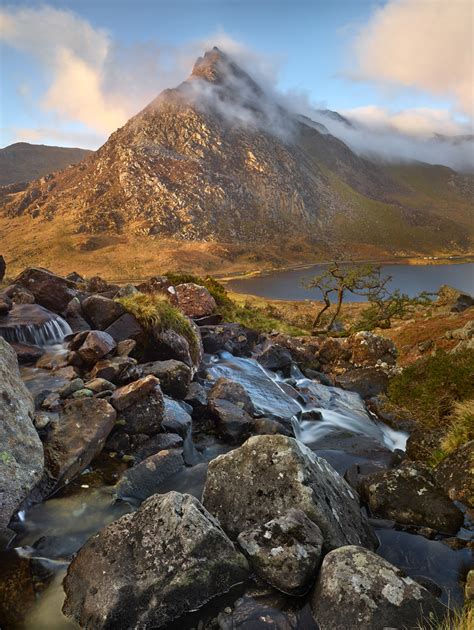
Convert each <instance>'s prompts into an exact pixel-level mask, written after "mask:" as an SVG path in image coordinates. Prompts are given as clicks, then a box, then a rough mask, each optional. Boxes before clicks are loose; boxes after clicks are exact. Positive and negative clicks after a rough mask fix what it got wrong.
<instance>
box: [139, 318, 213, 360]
mask: <svg viewBox="0 0 474 630" xmlns="http://www.w3.org/2000/svg"><path fill="white" fill-rule="evenodd" d="M195 331H197V332H196V345H195V347H194V349H191V347H190V345H189V342H188V340H187V339H186V338H185V337H183V335H180V334H179V333H177V332H176V331H174V330H171V329H168V330H163V331H161V330H156V329H155V330H153V334H152V338H151V339H148V340H147V344H146V346H145V350H144V358H145V359H146V360H147V361H156V360H160V361H161V360H165V361H166V360H168V359H176V360H177V361H181V362H183V363H185V364H186V365H188V366H189V367H190V368H197V367H198V366H199V364H200V363H201V360H202V347H201V337H200V335H199V329H198V328H197V326H196V327H195Z"/></svg>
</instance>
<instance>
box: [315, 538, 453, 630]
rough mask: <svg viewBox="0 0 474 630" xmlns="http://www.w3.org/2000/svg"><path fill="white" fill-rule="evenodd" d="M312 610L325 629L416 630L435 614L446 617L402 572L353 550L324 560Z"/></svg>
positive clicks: (339, 551)
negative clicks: (405, 629) (403, 629)
mask: <svg viewBox="0 0 474 630" xmlns="http://www.w3.org/2000/svg"><path fill="white" fill-rule="evenodd" d="M311 608H312V611H313V615H314V617H315V619H316V621H317V623H318V627H319V628H320V630H347V629H348V628H357V630H387V629H388V628H392V629H393V630H395V628H413V629H414V628H418V627H421V625H422V624H423V623H425V622H427V620H428V619H430V615H433V616H434V618H435V619H438V620H439V619H442V618H443V617H444V614H445V613H446V612H447V609H446V608H445V607H444V606H443V605H442V604H440V603H439V602H438V600H437V599H435V597H434V596H433V595H432V594H431V593H430V592H429V591H427V590H426V589H425V588H423V587H422V586H420V585H419V584H418V583H417V582H415V581H414V580H412V579H411V578H409V577H406V576H405V575H404V574H403V572H402V571H400V569H398V568H397V567H394V566H393V565H392V564H390V563H389V562H387V561H386V560H384V559H383V558H380V556H377V555H376V554H375V553H372V552H371V551H368V550H367V549H364V548H363V547H357V546H352V545H351V546H348V547H340V548H339V549H335V550H334V551H331V553H329V554H328V555H327V556H326V557H325V558H324V561H323V564H322V567H321V570H320V572H319V576H318V581H317V583H316V587H315V589H314V592H313V594H312V597H311ZM423 627H424V626H423ZM430 627H431V626H430Z"/></svg>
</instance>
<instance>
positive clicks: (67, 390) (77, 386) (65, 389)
mask: <svg viewBox="0 0 474 630" xmlns="http://www.w3.org/2000/svg"><path fill="white" fill-rule="evenodd" d="M83 388H84V381H83V380H82V378H74V379H73V380H72V381H69V383H65V385H63V386H62V387H61V389H60V390H59V391H58V394H59V397H60V398H70V397H71V396H72V395H73V394H74V393H75V392H77V391H79V390H81V389H83Z"/></svg>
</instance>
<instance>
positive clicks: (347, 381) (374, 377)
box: [336, 367, 388, 398]
mask: <svg viewBox="0 0 474 630" xmlns="http://www.w3.org/2000/svg"><path fill="white" fill-rule="evenodd" d="M336 385H337V386H338V387H342V389H348V390H350V391H352V392H357V393H358V394H359V395H360V396H362V398H370V397H372V396H378V395H379V394H384V393H385V392H386V391H387V388H388V376H387V374H386V373H385V372H384V371H383V370H381V369H379V368H375V367H368V368H361V369H358V370H357V369H356V370H347V372H344V374H340V375H339V376H337V377H336Z"/></svg>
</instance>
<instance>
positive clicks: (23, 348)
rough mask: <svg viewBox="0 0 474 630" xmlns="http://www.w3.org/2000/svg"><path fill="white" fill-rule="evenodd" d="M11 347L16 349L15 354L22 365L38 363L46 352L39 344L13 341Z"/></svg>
mask: <svg viewBox="0 0 474 630" xmlns="http://www.w3.org/2000/svg"><path fill="white" fill-rule="evenodd" d="M10 345H11V347H12V348H13V350H14V351H15V354H16V356H17V359H18V363H19V364H20V365H25V364H27V363H36V361H38V360H39V359H41V357H42V356H43V354H44V349H43V348H40V347H39V346H32V345H30V344H27V343H16V342H12V343H11V344H10Z"/></svg>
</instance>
